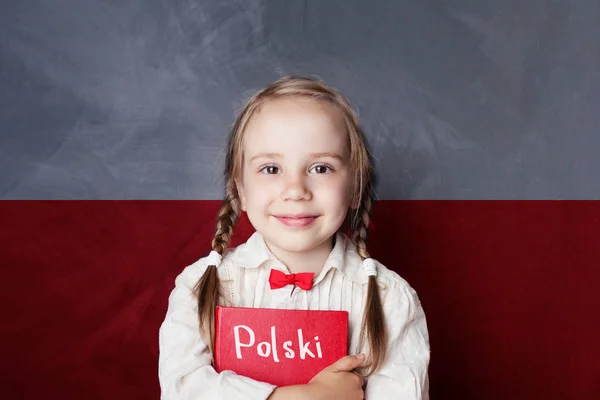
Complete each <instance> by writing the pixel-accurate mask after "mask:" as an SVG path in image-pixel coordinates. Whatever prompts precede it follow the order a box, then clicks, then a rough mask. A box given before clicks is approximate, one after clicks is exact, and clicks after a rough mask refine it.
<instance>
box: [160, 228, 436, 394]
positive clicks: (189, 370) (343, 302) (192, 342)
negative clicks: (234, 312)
mask: <svg viewBox="0 0 600 400" xmlns="http://www.w3.org/2000/svg"><path fill="white" fill-rule="evenodd" d="M361 261H362V260H361V258H360V256H359V255H358V253H357V251H356V247H355V246H354V244H353V243H352V241H351V240H350V239H349V238H348V237H347V236H346V235H344V234H342V233H338V234H337V236H336V243H335V246H334V248H333V249H332V251H331V253H330V255H329V257H328V258H327V260H326V261H325V264H324V267H323V269H322V270H321V272H320V273H319V274H318V275H316V277H315V278H314V280H313V287H312V289H311V290H309V291H305V290H301V289H299V288H296V289H295V290H294V291H293V293H292V289H293V285H288V286H285V287H283V288H281V289H273V290H271V288H270V287H269V284H268V278H269V273H270V270H271V269H272V268H273V269H278V270H280V271H283V272H285V273H286V274H287V273H289V271H288V269H287V267H286V266H285V265H284V264H283V263H282V262H280V261H279V260H277V259H276V258H274V256H273V255H272V254H271V253H270V251H269V250H268V248H267V246H266V244H265V242H264V239H263V237H262V236H261V235H260V234H259V233H258V232H255V233H254V234H253V235H252V236H251V237H250V238H249V239H248V241H247V242H246V243H244V244H242V245H240V246H238V247H236V248H235V249H232V250H230V251H229V252H227V253H226V254H225V256H224V257H223V260H222V262H221V266H220V267H219V269H218V274H219V278H220V280H221V284H222V285H223V286H222V287H223V292H222V293H223V297H224V298H223V299H221V301H220V304H221V305H229V306H237V307H264V308H284V309H300V310H346V311H348V318H349V321H348V339H349V344H350V348H349V349H350V354H357V353H359V352H360V351H358V349H357V346H358V339H359V334H360V326H361V322H362V315H363V309H364V302H365V299H366V294H367V283H368V276H367V275H366V273H365V272H364V271H363V270H362V265H361ZM205 270H206V258H201V259H200V260H198V261H196V262H195V263H193V264H192V265H190V266H188V267H186V268H185V269H184V270H183V272H182V273H181V274H180V275H179V276H178V277H177V278H176V280H175V289H174V290H173V292H172V293H171V295H170V297H169V306H168V310H167V314H166V317H165V320H164V321H163V323H162V325H161V327H160V332H159V349H160V356H159V381H160V386H161V399H163V400H175V399H223V400H236V399H266V398H267V397H269V395H270V394H271V392H272V391H273V390H274V389H275V386H273V385H271V384H269V383H265V382H259V381H255V380H253V379H250V378H247V377H244V376H241V375H237V374H235V373H234V372H232V371H223V372H221V373H220V374H219V373H217V372H216V371H215V370H214V368H213V367H212V366H211V363H210V354H209V351H208V348H207V346H206V344H205V343H204V341H203V340H202V339H201V337H200V332H199V328H198V315H197V310H198V308H197V304H196V301H197V300H196V297H195V296H194V295H193V289H194V286H195V285H196V283H197V282H198V279H199V278H200V277H201V276H202V274H203V273H204V271H205ZM377 272H378V273H377V281H378V283H379V286H380V293H381V296H382V301H383V309H384V314H385V318H386V325H387V328H388V332H389V343H388V352H387V356H386V359H385V362H384V364H383V366H382V368H381V369H380V370H379V371H378V372H377V373H376V374H375V375H373V376H371V377H370V378H368V380H367V386H366V389H365V398H366V399H378V400H379V399H403V400H417V399H418V400H428V399H429V379H428V374H427V370H428V365H429V336H428V332H427V324H426V321H425V314H424V312H423V308H422V307H421V304H420V302H419V299H418V297H417V294H416V292H415V291H414V290H413V289H412V288H411V287H410V286H409V284H408V283H407V282H406V281H405V280H404V279H402V278H401V277H400V276H399V275H398V274H396V273H395V272H393V271H390V270H388V269H387V268H386V267H384V266H383V265H382V264H381V263H379V262H378V263H377ZM290 294H291V296H290ZM364 351H365V350H363V352H364Z"/></svg>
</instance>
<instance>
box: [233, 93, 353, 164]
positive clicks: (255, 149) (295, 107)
mask: <svg viewBox="0 0 600 400" xmlns="http://www.w3.org/2000/svg"><path fill="white" fill-rule="evenodd" d="M243 142H244V143H243V147H244V154H245V155H249V156H251V155H252V154H254V153H259V152H273V153H282V154H302V153H303V152H336V153H339V154H340V155H342V156H347V155H348V134H347V132H346V127H345V122H344V117H343V114H342V112H341V111H340V110H339V109H338V107H337V106H335V105H333V104H330V103H327V102H324V101H318V100H315V99H310V98H301V97H298V98H286V99H277V100H270V101H267V102H266V103H265V104H263V105H262V106H261V107H260V109H259V110H258V111H257V112H256V114H255V115H254V116H253V117H252V119H251V120H250V122H249V124H248V126H247V127H246V130H245V132H244V140H243Z"/></svg>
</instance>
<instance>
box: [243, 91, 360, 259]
mask: <svg viewBox="0 0 600 400" xmlns="http://www.w3.org/2000/svg"><path fill="white" fill-rule="evenodd" d="M243 140H244V143H243V151H244V157H243V158H244V164H243V168H242V171H243V172H242V179H241V180H238V181H236V182H237V187H238V192H239V194H240V200H241V203H242V209H243V210H244V211H246V213H247V215H248V218H249V220H250V222H251V223H252V225H253V226H254V228H255V229H256V230H257V231H258V232H259V233H260V234H261V235H263V237H264V238H265V241H266V243H267V245H268V246H269V247H270V248H271V250H272V251H273V252H275V253H276V254H277V249H280V250H283V251H285V252H306V251H311V250H314V249H316V248H321V246H331V241H332V238H333V235H334V234H335V232H336V231H337V230H338V229H339V228H340V226H341V225H342V223H343V222H344V218H345V216H346V213H347V211H348V207H349V206H350V200H351V195H352V178H353V177H352V176H351V171H350V162H349V161H350V150H349V144H348V134H347V133H346V129H345V124H344V119H343V116H342V115H341V112H340V111H339V110H338V109H337V108H336V107H335V106H333V105H331V104H328V103H324V102H319V101H317V100H313V99H307V98H300V97H299V98H289V99H278V100H271V101H268V102H266V103H265V104H263V105H262V107H261V108H260V110H259V111H258V112H257V113H256V114H255V115H254V116H253V118H252V119H251V121H250V122H249V124H248V126H247V127H246V131H245V132H244V139H243Z"/></svg>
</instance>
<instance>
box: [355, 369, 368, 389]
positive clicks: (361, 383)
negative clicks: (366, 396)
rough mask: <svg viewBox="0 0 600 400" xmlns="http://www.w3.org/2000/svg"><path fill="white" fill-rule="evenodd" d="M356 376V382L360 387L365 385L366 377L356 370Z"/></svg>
mask: <svg viewBox="0 0 600 400" xmlns="http://www.w3.org/2000/svg"><path fill="white" fill-rule="evenodd" d="M354 376H356V384H357V386H358V387H363V386H364V385H365V378H363V376H362V375H361V374H359V373H358V372H354Z"/></svg>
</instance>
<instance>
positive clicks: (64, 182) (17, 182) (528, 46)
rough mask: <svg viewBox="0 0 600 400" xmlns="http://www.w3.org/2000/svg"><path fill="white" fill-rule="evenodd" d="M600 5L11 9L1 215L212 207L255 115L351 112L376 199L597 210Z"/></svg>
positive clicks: (6, 22)
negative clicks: (490, 201)
mask: <svg viewBox="0 0 600 400" xmlns="http://www.w3.org/2000/svg"><path fill="white" fill-rule="evenodd" d="M599 53H600V3H598V1H596V0H588V1H584V0H579V1H578V0H557V1H552V2H550V1H547V0H528V1H519V2H517V1H503V2H500V1H496V0H468V1H467V0H462V1H459V0H448V1H441V0H438V1H434V0H403V1H398V0H379V1H374V0H371V1H359V0H352V1H349V0H344V1H342V0H339V1H316V0H315V1H283V0H281V1H260V0H230V1H193V0H185V1H184V0H170V1H158V0H144V1H141V0H137V1H136V0H120V1H93V0H87V1H81V0H52V1H51V0H46V1H42V0H26V1H23V0H21V1H17V0H3V1H2V2H0V198H4V199H14V198H26V199H34V198H35V199H66V198H74V199H109V198H110V199H129V198H138V199H156V198H158V199H218V198H220V197H221V194H222V187H221V180H220V179H221V177H220V173H221V169H222V165H223V160H222V159H223V146H224V142H225V137H226V134H227V131H228V128H229V126H230V125H231V123H232V121H233V118H234V115H235V112H236V110H238V109H239V107H240V105H241V104H242V102H243V101H244V99H245V98H246V97H248V96H249V95H250V94H251V93H252V92H253V91H255V90H256V89H258V88H260V87H261V86H263V85H265V84H266V83H268V82H269V81H271V80H273V79H275V78H277V77H279V76H281V75H283V74H289V73H304V74H312V75H316V76H319V77H321V78H323V79H325V80H326V81H327V82H328V83H330V84H332V85H333V86H336V87H338V88H340V89H341V90H342V91H343V92H344V93H345V94H347V95H348V96H349V97H350V98H351V99H352V100H353V102H354V104H355V105H356V107H357V108H358V110H359V112H360V116H361V118H362V122H363V125H364V128H365V131H366V133H367V135H368V136H369V139H370V142H371V145H372V147H373V152H374V155H375V158H376V162H377V165H378V167H379V174H380V178H379V182H378V186H377V191H378V195H379V197H380V198H382V199H405V198H409V199H437V198H448V199H482V198H483V199H486V198H515V199H519V198H527V199H529V198H588V199H589V198H600V179H598V178H599V176H598V175H599V173H600V172H599V171H600V159H599V158H598V157H597V156H596V154H597V153H598V151H599V149H600V135H599V134H598V131H599V129H600V128H599V127H600V55H599Z"/></svg>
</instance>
